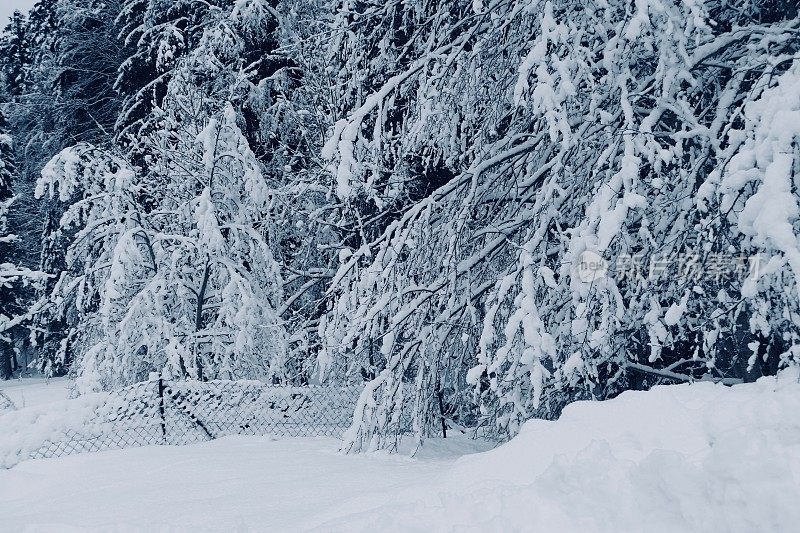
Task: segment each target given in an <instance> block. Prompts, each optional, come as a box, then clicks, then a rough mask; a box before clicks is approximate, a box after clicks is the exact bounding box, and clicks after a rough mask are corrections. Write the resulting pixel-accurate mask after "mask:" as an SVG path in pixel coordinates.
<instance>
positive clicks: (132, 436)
mask: <svg viewBox="0 0 800 533" xmlns="http://www.w3.org/2000/svg"><path fill="white" fill-rule="evenodd" d="M360 391H361V389H360V388H359V387H328V386H303V387H291V386H274V385H267V384H264V383H261V382H258V381H209V382H199V381H171V380H162V379H158V380H151V381H147V382H143V383H138V384H136V385H133V386H131V387H128V388H125V389H121V390H117V391H112V392H108V393H101V394H99V395H95V396H88V397H80V398H77V399H75V400H67V401H65V402H62V403H63V404H64V405H59V406H58V407H57V408H56V407H53V408H51V409H50V410H46V409H40V410H39V411H38V412H32V413H24V412H23V411H25V410H19V411H16V412H13V413H9V414H6V415H3V416H2V417H0V430H3V431H11V432H14V431H16V432H17V433H19V438H18V439H16V440H14V439H9V441H8V442H7V443H5V444H6V445H5V448H7V449H6V450H3V449H0V467H3V466H5V467H10V466H13V464H16V462H18V461H20V460H24V459H26V458H45V457H61V456H64V455H71V454H74V453H81V452H89V451H99V450H108V449H118V448H128V447H133V446H145V445H150V444H190V443H194V442H200V441H204V440H212V439H216V438H219V437H223V436H226V435H275V436H319V435H327V436H334V437H339V436H341V434H342V433H343V432H344V430H345V429H347V427H349V425H350V423H351V421H352V417H353V410H354V408H355V404H356V401H357V400H358V396H359V393H360ZM4 425H7V426H8V427H7V428H5V427H3V426H4ZM26 431H29V432H30V435H26V434H25V433H26ZM37 439H38V440H37ZM2 444H3V439H2V438H0V448H3V447H4V446H3V445H2ZM3 455H5V457H4V456H3Z"/></svg>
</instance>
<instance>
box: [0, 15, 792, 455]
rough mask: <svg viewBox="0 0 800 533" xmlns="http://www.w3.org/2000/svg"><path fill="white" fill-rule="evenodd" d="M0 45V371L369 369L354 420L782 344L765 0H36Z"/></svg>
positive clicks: (726, 373) (778, 74)
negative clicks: (588, 265) (602, 272)
mask: <svg viewBox="0 0 800 533" xmlns="http://www.w3.org/2000/svg"><path fill="white" fill-rule="evenodd" d="M0 72H2V84H1V85H0V98H1V99H2V102H3V103H2V108H1V109H2V115H3V119H2V122H0V128H2V135H1V136H0V163H1V164H0V202H2V203H0V219H2V225H3V227H2V233H0V291H2V292H1V293H0V305H1V306H2V307H0V349H1V350H2V351H1V353H2V365H0V373H1V374H2V377H4V378H9V377H11V376H12V375H14V373H15V372H19V371H20V369H19V367H20V366H21V365H23V364H24V363H25V362H28V363H30V365H31V366H32V367H35V368H36V369H38V370H40V371H41V372H44V373H46V374H50V375H52V374H63V373H70V374H72V375H73V376H74V377H75V378H76V380H77V381H76V391H77V392H78V393H82V392H87V391H91V390H98V389H112V388H115V387H120V386H123V385H127V384H130V383H133V382H136V381H139V380H143V379H147V378H148V376H149V375H150V373H152V372H158V373H161V374H162V375H165V376H168V377H170V378H178V379H180V378H186V379H201V380H209V379H260V380H266V381H269V382H273V383H290V384H306V383H318V382H331V383H343V382H349V383H352V382H356V383H364V382H365V383H366V385H367V386H366V389H365V391H364V393H363V394H362V397H361V400H360V402H359V405H358V408H357V411H356V415H357V416H356V421H357V423H356V424H354V426H353V428H351V430H350V432H349V433H348V434H347V436H346V442H347V443H348V446H349V447H350V449H353V450H359V449H367V448H382V447H391V446H393V443H394V442H395V439H394V435H395V432H396V430H397V428H398V424H399V423H400V420H399V413H400V411H401V406H405V408H407V409H409V410H410V412H411V413H412V414H413V420H414V427H415V430H416V432H417V433H418V435H419V436H420V437H424V436H425V435H428V434H430V433H432V432H437V431H439V428H440V425H441V417H442V416H444V417H445V418H446V419H448V420H449V421H450V423H451V424H453V425H460V426H470V427H474V426H482V427H484V428H485V431H487V432H489V433H490V434H494V435H496V436H499V437H508V436H513V435H514V434H515V433H516V432H517V430H518V428H519V426H520V424H521V423H522V422H523V421H524V420H526V419H528V418H531V417H546V418H553V417H556V416H558V414H559V413H560V411H561V409H562V408H563V406H564V405H566V404H567V403H568V402H570V401H573V400H576V399H586V398H595V399H604V398H609V397H613V396H615V395H617V394H619V393H620V392H621V391H623V390H626V389H631V388H633V389H639V388H647V387H650V386H652V385H654V384H658V383H675V382H683V381H691V380H699V379H712V380H717V381H724V382H726V383H736V382H739V381H751V380H753V379H755V378H757V377H758V376H761V375H764V374H775V373H776V372H777V371H778V370H779V369H780V368H782V367H785V366H789V365H795V364H797V362H798V359H800V305H799V304H800V300H799V299H798V294H799V293H798V285H797V280H798V276H799V275H800V243H799V242H798V238H797V236H798V230H799V229H800V222H798V217H800V208H798V199H799V198H798V186H800V149H798V142H800V14H798V7H797V3H796V2H795V1H794V0H691V1H677V0H674V1H673V0H639V1H637V2H629V1H627V0H604V1H590V0H551V1H540V0H471V1H469V2H466V1H460V0H457V1H440V0H407V1H399V0H398V1H391V0H390V1H385V0H374V1H358V0H301V1H296V0H282V1H279V0H40V1H39V2H38V3H37V4H36V6H35V7H34V8H33V9H32V10H31V12H30V13H29V14H28V15H27V16H24V15H21V14H17V15H15V16H14V18H13V19H12V20H11V22H10V24H9V25H8V26H7V27H6V28H5V30H4V33H3V35H2V40H0ZM587 250H588V251H591V252H593V253H595V254H597V255H599V256H601V257H603V258H604V259H605V260H606V261H607V262H608V264H609V265H610V266H611V267H610V268H609V272H608V275H607V276H604V277H598V278H597V279H594V280H591V281H589V282H586V281H585V280H582V279H581V278H580V277H579V276H577V275H576V265H577V264H578V263H579V261H580V258H581V257H582V254H584V252H586V251H587ZM752 258H757V260H756V261H757V266H758V268H752V266H753V262H752V261H753V259H752ZM630 261H634V262H635V264H634V266H637V265H638V266H639V267H640V268H639V269H638V271H637V270H636V269H634V271H633V272H632V271H629V270H623V269H621V268H619V267H620V265H623V264H626V262H630ZM737 261H738V262H737ZM743 261H744V262H745V265H746V266H747V268H744V269H740V268H736V269H731V268H730V265H732V264H734V263H735V264H737V265H741V264H742V262H743ZM654 265H656V266H658V268H653V266H654ZM687 265H688V267H687Z"/></svg>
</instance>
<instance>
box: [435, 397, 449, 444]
mask: <svg viewBox="0 0 800 533" xmlns="http://www.w3.org/2000/svg"><path fill="white" fill-rule="evenodd" d="M436 396H437V397H438V399H439V418H440V419H441V420H442V438H443V439H446V438H447V422H446V421H445V419H444V402H443V401H442V389H441V388H440V387H437V391H436Z"/></svg>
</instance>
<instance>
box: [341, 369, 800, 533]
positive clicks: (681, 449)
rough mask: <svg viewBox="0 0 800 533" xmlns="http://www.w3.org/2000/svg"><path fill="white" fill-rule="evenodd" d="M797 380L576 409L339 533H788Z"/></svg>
mask: <svg viewBox="0 0 800 533" xmlns="http://www.w3.org/2000/svg"><path fill="white" fill-rule="evenodd" d="M799 480H800V386H798V373H797V372H796V371H787V372H784V373H783V374H782V375H781V377H780V378H778V379H775V378H764V379H761V380H759V381H758V382H756V383H750V384H744V385H737V386H734V387H725V386H722V385H714V384H711V383H699V384H694V385H674V386H663V387H656V388H654V389H652V390H650V391H648V392H626V393H624V394H622V395H620V396H619V397H618V398H616V399H614V400H610V401H605V402H577V403H573V404H572V405H570V406H568V407H567V408H566V409H565V410H564V413H563V415H562V417H561V418H560V419H559V420H558V421H555V422H551V421H544V420H533V421H530V422H528V423H527V424H526V425H525V426H524V428H523V430H522V432H521V433H520V434H519V435H518V436H517V437H516V438H515V439H513V440H512V441H511V442H509V443H507V444H505V445H503V446H500V447H498V448H496V449H494V450H492V451H489V452H486V453H482V454H476V455H472V456H469V457H465V458H463V459H461V460H459V461H458V462H457V463H456V465H455V466H454V468H453V470H452V471H451V473H450V474H449V476H448V477H447V479H445V480H444V481H442V485H441V486H439V487H435V488H432V489H433V490H432V493H429V494H427V497H425V498H422V499H419V500H418V501H404V502H396V503H393V504H387V505H385V506H383V507H382V508H380V509H375V510H373V511H370V512H367V513H362V514H361V515H359V516H357V517H352V516H351V517H348V518H347V519H342V520H341V521H336V520H334V521H332V522H331V523H329V524H328V526H329V527H330V528H331V529H334V530H366V529H373V530H406V531H408V530H413V531H417V530H419V531H422V530H425V531H452V530H459V531H461V530H467V531H614V532H618V531H642V530H647V531H664V532H673V531H704V532H705V531H742V532H745V531H789V530H792V529H794V528H795V527H796V525H797V524H798V523H800V506H798V505H797V501H798V500H799V499H800V484H798V481H799Z"/></svg>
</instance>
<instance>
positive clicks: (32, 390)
mask: <svg viewBox="0 0 800 533" xmlns="http://www.w3.org/2000/svg"><path fill="white" fill-rule="evenodd" d="M71 389H72V381H70V380H69V379H67V378H49V379H48V378H39V377H36V378H22V379H11V380H8V381H0V390H1V391H3V392H4V393H5V394H6V396H8V398H9V399H10V400H11V401H12V402H14V405H15V406H16V407H17V409H22V408H25V407H34V406H38V405H45V404H49V403H53V402H58V401H62V400H66V399H67V398H68V397H69V393H70V390H71Z"/></svg>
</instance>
